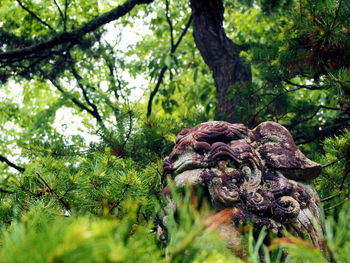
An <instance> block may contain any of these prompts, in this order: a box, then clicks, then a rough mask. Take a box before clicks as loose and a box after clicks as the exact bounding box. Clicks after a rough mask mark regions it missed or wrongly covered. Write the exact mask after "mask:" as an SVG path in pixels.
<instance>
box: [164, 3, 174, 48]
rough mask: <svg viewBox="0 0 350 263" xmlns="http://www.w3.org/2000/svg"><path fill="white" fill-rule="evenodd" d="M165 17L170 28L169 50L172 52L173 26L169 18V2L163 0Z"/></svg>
mask: <svg viewBox="0 0 350 263" xmlns="http://www.w3.org/2000/svg"><path fill="white" fill-rule="evenodd" d="M165 17H166V20H167V22H168V24H169V27H170V47H171V48H170V50H173V47H174V32H173V24H172V23H171V20H170V17H169V1H168V0H165Z"/></svg>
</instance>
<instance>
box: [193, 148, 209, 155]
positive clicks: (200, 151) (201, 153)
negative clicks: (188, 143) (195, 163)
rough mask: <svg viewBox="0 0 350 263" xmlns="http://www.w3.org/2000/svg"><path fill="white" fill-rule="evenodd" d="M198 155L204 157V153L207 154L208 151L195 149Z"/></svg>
mask: <svg viewBox="0 0 350 263" xmlns="http://www.w3.org/2000/svg"><path fill="white" fill-rule="evenodd" d="M195 151H196V153H198V154H200V155H203V154H204V153H206V150H205V149H203V148H197V149H195Z"/></svg>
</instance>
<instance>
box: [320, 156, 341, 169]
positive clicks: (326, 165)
mask: <svg viewBox="0 0 350 263" xmlns="http://www.w3.org/2000/svg"><path fill="white" fill-rule="evenodd" d="M345 157H346V155H345V154H344V155H342V156H340V157H338V158H337V159H335V160H334V161H331V162H330V163H327V164H324V165H322V169H324V168H326V167H328V166H331V165H333V164H335V163H336V162H338V161H340V160H341V159H344V158H345Z"/></svg>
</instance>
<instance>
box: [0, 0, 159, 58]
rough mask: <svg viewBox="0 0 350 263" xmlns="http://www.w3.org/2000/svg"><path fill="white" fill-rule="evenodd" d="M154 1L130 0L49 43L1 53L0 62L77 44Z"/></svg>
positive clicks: (54, 38)
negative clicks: (84, 37)
mask: <svg viewBox="0 0 350 263" xmlns="http://www.w3.org/2000/svg"><path fill="white" fill-rule="evenodd" d="M153 1H154V0H128V1H126V2H125V3H124V4H123V5H120V6H118V7H116V8H114V9H112V10H111V11H109V12H106V13H104V14H102V15H100V16H98V17H96V18H94V19H92V20H91V21H89V22H87V23H86V24H84V25H83V26H81V27H79V28H78V29H75V30H73V31H71V32H64V33H61V34H58V35H56V36H55V37H53V38H51V39H49V40H47V41H43V42H40V43H38V44H35V45H32V46H29V47H26V48H22V49H16V50H11V51H8V52H2V53H0V61H3V62H4V61H6V60H11V59H14V58H25V57H26V56H28V55H31V54H34V53H36V52H43V51H45V50H49V49H52V48H54V47H56V46H58V45H60V44H64V43H68V42H70V43H75V42H77V41H78V40H79V39H81V38H82V37H83V36H84V35H86V34H87V33H90V32H92V31H94V30H96V29H97V28H99V27H101V26H103V25H105V24H107V23H109V22H111V21H114V20H116V19H119V18H120V17H122V16H124V15H125V14H127V13H128V12H130V11H131V10H132V9H133V8H134V7H135V6H136V5H139V4H148V3H151V2H153Z"/></svg>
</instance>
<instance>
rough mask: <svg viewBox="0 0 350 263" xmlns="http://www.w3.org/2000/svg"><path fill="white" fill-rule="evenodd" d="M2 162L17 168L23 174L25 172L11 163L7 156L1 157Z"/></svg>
mask: <svg viewBox="0 0 350 263" xmlns="http://www.w3.org/2000/svg"><path fill="white" fill-rule="evenodd" d="M0 162H4V163H6V164H7V165H8V166H10V167H12V168H15V169H16V170H17V171H19V172H21V173H23V172H24V171H25V168H23V167H20V166H18V165H16V164H14V163H13V162H11V161H10V160H9V159H7V158H6V157H5V156H2V155H0Z"/></svg>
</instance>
